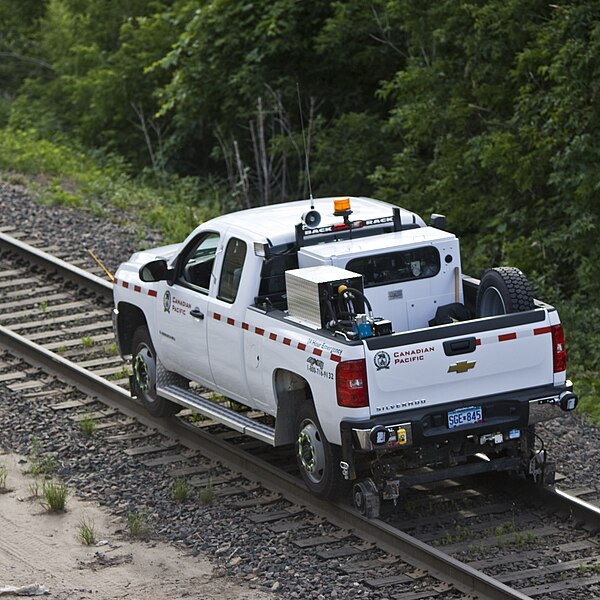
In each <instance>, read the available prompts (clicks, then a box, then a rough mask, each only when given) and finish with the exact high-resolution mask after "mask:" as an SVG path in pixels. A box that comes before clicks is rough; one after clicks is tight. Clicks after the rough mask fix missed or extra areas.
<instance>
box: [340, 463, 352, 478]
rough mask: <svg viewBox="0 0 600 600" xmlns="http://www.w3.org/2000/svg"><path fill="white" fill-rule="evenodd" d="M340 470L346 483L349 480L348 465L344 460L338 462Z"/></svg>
mask: <svg viewBox="0 0 600 600" xmlns="http://www.w3.org/2000/svg"><path fill="white" fill-rule="evenodd" d="M340 469H341V470H342V476H343V478H344V479H345V480H346V481H348V479H350V465H349V464H348V463H347V462H346V461H345V460H340Z"/></svg>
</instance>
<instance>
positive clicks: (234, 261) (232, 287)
mask: <svg viewBox="0 0 600 600" xmlns="http://www.w3.org/2000/svg"><path fill="white" fill-rule="evenodd" d="M245 259H246V243H245V242H242V240H238V239H237V238H231V239H230V240H229V242H228V244H227V249H226V250H225V256H224V257H223V268H222V269H221V281H220V282H219V296H218V298H219V300H224V301H225V302H235V299H236V296H237V293H238V288H239V287H240V279H241V278H242V268H243V267H244V260H245Z"/></svg>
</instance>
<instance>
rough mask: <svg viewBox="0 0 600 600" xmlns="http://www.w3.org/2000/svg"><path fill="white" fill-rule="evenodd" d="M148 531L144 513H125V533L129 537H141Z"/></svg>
mask: <svg viewBox="0 0 600 600" xmlns="http://www.w3.org/2000/svg"><path fill="white" fill-rule="evenodd" d="M147 532H148V522H147V519H146V515H145V514H143V513H140V512H130V513H128V515H127V533H128V534H129V535H130V536H131V537H142V536H144V535H145V534H146V533H147Z"/></svg>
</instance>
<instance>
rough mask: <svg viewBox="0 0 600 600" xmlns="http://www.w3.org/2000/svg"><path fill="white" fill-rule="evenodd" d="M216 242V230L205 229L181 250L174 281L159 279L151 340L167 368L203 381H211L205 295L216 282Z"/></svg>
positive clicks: (217, 245)
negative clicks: (159, 298) (154, 333)
mask: <svg viewBox="0 0 600 600" xmlns="http://www.w3.org/2000/svg"><path fill="white" fill-rule="evenodd" d="M219 242H220V237H219V234H218V233H215V232H212V231H204V232H202V233H200V234H198V236H197V237H196V238H194V239H193V240H192V241H191V242H190V243H189V244H187V246H186V247H185V248H184V249H183V250H182V253H181V254H180V256H179V257H178V259H177V262H176V265H175V268H176V275H175V281H174V283H173V285H168V284H167V283H166V282H164V281H163V282H161V287H160V289H159V297H161V299H162V303H159V305H158V315H157V324H158V328H157V330H158V331H157V333H158V335H156V336H155V338H156V339H155V340H154V343H155V345H156V350H157V353H158V357H159V359H160V360H161V362H162V363H163V364H164V365H165V367H166V368H167V369H168V370H170V371H175V372H176V373H179V374H181V375H184V376H185V377H188V378H190V379H192V380H194V381H198V382H200V383H204V384H206V385H209V384H212V382H213V377H212V373H211V370H210V363H209V360H208V348H207V323H208V321H209V315H208V312H209V311H208V295H209V292H210V289H211V287H213V286H214V285H215V277H214V275H213V267H214V263H215V257H216V255H217V250H218V247H219Z"/></svg>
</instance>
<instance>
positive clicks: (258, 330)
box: [254, 327, 265, 335]
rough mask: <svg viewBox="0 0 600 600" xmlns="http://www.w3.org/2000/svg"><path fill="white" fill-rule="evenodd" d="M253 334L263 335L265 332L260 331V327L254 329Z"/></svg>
mask: <svg viewBox="0 0 600 600" xmlns="http://www.w3.org/2000/svg"><path fill="white" fill-rule="evenodd" d="M254 333H257V334H258V335H265V330H264V329H261V328H260V327H255V328H254Z"/></svg>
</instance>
